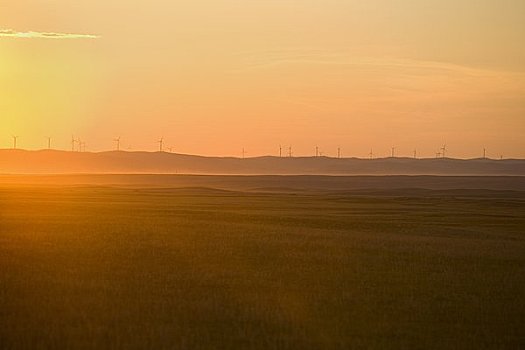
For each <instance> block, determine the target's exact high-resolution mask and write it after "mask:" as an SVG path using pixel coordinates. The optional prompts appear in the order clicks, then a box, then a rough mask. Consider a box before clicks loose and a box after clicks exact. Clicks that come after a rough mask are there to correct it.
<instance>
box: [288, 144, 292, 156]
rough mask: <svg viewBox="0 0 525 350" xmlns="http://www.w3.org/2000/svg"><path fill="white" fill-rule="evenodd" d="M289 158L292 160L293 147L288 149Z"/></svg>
mask: <svg viewBox="0 0 525 350" xmlns="http://www.w3.org/2000/svg"><path fill="white" fill-rule="evenodd" d="M288 157H290V158H292V146H290V147H288Z"/></svg>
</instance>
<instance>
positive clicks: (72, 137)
mask: <svg viewBox="0 0 525 350" xmlns="http://www.w3.org/2000/svg"><path fill="white" fill-rule="evenodd" d="M75 142H76V140H75V137H74V136H73V135H71V152H75Z"/></svg>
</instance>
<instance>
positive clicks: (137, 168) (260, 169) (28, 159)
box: [0, 150, 525, 176]
mask: <svg viewBox="0 0 525 350" xmlns="http://www.w3.org/2000/svg"><path fill="white" fill-rule="evenodd" d="M80 173H91V174H108V173H112V174H128V173H131V174H146V173H150V174H175V173H177V174H227V175H233V174H237V175H484V176H502V175H513V176H525V160H524V159H505V160H492V159H468V160H464V159H452V158H437V159H436V158H427V159H412V158H379V159H359V158H341V159H338V158H329V157H293V158H288V157H283V158H280V157H270V156H266V157H254V158H246V159H241V158H233V157H203V156H194V155H186V154H176V153H167V152H124V151H111V152H100V153H91V152H82V153H80V152H67V151H55V150H42V151H26V150H0V174H80Z"/></svg>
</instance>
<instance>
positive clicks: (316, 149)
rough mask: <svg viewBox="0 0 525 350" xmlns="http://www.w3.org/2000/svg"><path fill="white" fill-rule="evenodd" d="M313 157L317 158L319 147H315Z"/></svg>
mask: <svg viewBox="0 0 525 350" xmlns="http://www.w3.org/2000/svg"><path fill="white" fill-rule="evenodd" d="M315 156H316V157H319V147H318V146H315Z"/></svg>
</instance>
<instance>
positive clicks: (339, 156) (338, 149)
mask: <svg viewBox="0 0 525 350" xmlns="http://www.w3.org/2000/svg"><path fill="white" fill-rule="evenodd" d="M337 158H341V147H337Z"/></svg>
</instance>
